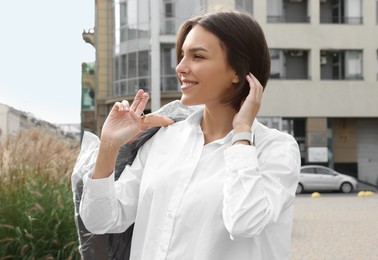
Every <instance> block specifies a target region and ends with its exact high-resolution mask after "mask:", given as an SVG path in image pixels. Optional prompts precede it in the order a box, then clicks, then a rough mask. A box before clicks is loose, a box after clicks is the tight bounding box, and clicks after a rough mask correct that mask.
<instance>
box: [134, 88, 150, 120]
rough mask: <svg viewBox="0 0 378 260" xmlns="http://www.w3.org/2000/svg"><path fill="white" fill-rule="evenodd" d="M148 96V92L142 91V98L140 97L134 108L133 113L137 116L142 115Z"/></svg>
mask: <svg viewBox="0 0 378 260" xmlns="http://www.w3.org/2000/svg"><path fill="white" fill-rule="evenodd" d="M149 98H150V96H149V95H148V93H143V95H142V98H141V99H140V102H139V104H138V106H137V107H136V109H135V113H136V114H137V115H139V116H140V115H142V113H143V110H144V108H145V107H146V105H147V102H148V99H149Z"/></svg>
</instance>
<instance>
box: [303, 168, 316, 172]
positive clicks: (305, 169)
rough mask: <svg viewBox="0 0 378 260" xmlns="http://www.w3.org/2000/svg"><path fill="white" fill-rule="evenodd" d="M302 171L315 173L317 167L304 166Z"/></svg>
mask: <svg viewBox="0 0 378 260" xmlns="http://www.w3.org/2000/svg"><path fill="white" fill-rule="evenodd" d="M301 173H315V168H303V169H302V170H301Z"/></svg>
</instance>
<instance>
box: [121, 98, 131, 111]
mask: <svg viewBox="0 0 378 260" xmlns="http://www.w3.org/2000/svg"><path fill="white" fill-rule="evenodd" d="M121 105H122V109H121V110H129V106H130V104H129V101H127V100H125V99H124V100H122V102H121Z"/></svg>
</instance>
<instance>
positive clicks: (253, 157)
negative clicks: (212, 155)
mask: <svg viewBox="0 0 378 260" xmlns="http://www.w3.org/2000/svg"><path fill="white" fill-rule="evenodd" d="M224 157H225V160H226V167H227V169H228V170H229V171H231V172H234V171H238V170H242V169H246V168H257V167H258V166H259V163H258V160H257V151H256V147H254V146H252V145H244V144H235V145H232V146H230V147H229V148H227V149H226V150H225V151H224Z"/></svg>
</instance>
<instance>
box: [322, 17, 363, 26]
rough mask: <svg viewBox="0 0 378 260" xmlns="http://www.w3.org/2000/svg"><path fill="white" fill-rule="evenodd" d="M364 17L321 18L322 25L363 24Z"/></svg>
mask: <svg viewBox="0 0 378 260" xmlns="http://www.w3.org/2000/svg"><path fill="white" fill-rule="evenodd" d="M362 22H363V17H347V16H320V23H336V24H362Z"/></svg>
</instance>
